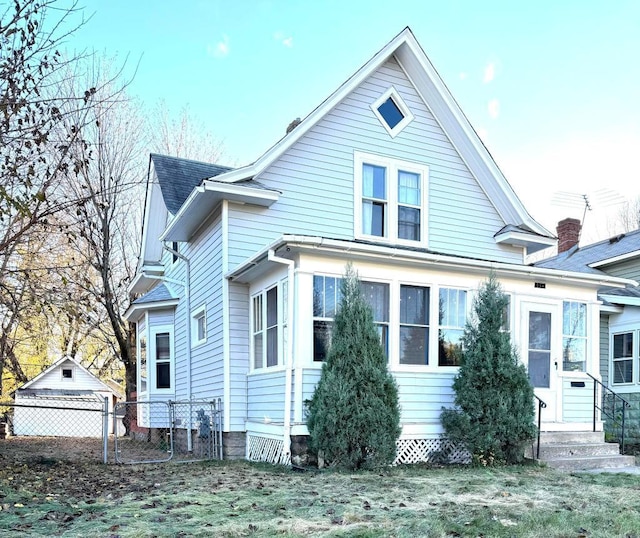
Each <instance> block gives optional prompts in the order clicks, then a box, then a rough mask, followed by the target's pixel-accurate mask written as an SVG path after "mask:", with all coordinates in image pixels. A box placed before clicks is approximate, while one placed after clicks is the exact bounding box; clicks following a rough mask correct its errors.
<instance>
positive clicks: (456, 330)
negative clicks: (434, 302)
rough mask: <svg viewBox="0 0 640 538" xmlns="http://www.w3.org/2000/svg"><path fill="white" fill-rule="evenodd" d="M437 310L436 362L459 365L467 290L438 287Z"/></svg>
mask: <svg viewBox="0 0 640 538" xmlns="http://www.w3.org/2000/svg"><path fill="white" fill-rule="evenodd" d="M439 310H440V312H439V314H440V316H439V317H440V329H439V332H438V364H439V365H440V366H460V359H461V358H462V335H463V334H464V326H465V324H466V322H467V292H466V291H465V290H459V289H453V288H440V297H439Z"/></svg>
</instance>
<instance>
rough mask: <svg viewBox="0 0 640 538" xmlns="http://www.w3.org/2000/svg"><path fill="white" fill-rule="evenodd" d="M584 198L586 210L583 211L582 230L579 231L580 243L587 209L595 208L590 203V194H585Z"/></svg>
mask: <svg viewBox="0 0 640 538" xmlns="http://www.w3.org/2000/svg"><path fill="white" fill-rule="evenodd" d="M582 199H583V200H584V211H583V212H582V225H581V226H580V231H579V232H578V244H580V237H581V236H582V230H583V229H584V221H585V219H586V218H587V210H589V211H593V208H592V207H591V204H590V203H589V196H588V195H587V194H583V195H582Z"/></svg>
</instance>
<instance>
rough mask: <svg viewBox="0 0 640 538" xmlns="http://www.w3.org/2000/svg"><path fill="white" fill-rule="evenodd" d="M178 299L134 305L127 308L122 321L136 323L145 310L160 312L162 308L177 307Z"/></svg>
mask: <svg viewBox="0 0 640 538" xmlns="http://www.w3.org/2000/svg"><path fill="white" fill-rule="evenodd" d="M179 302H180V299H166V300H164V301H155V302H149V303H134V304H131V305H130V306H129V308H127V311H126V312H125V313H124V316H123V317H124V319H126V320H127V321H136V320H137V319H138V318H139V317H140V314H141V313H142V312H146V311H147V310H160V309H163V308H174V307H176V306H178V303H179Z"/></svg>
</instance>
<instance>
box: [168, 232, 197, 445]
mask: <svg viewBox="0 0 640 538" xmlns="http://www.w3.org/2000/svg"><path fill="white" fill-rule="evenodd" d="M162 246H163V248H164V249H165V250H166V251H167V252H170V253H171V254H173V255H174V256H176V257H177V258H180V259H181V260H182V261H183V262H184V264H185V270H186V277H185V281H184V282H177V281H174V282H176V283H178V284H181V285H182V286H184V295H185V309H186V313H185V318H186V319H185V322H186V324H185V325H186V328H185V330H186V332H187V334H186V339H187V350H186V353H185V357H186V360H187V400H188V401H189V418H188V419H187V428H188V429H187V432H188V433H187V450H188V451H189V452H193V441H192V439H191V427H192V422H191V420H192V417H191V263H190V262H189V258H187V257H186V256H185V255H183V254H180V253H179V252H178V251H177V250H174V249H172V248H171V247H170V246H168V245H167V244H166V243H164V244H163V245H162ZM164 278H165V279H166V280H167V281H168V282H171V280H173V279H171V280H169V279H167V278H166V277H164Z"/></svg>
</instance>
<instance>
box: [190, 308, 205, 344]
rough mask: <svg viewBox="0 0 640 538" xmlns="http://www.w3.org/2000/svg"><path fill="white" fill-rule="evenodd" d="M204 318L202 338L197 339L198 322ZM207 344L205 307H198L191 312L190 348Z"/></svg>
mask: <svg viewBox="0 0 640 538" xmlns="http://www.w3.org/2000/svg"><path fill="white" fill-rule="evenodd" d="M200 318H204V338H202V339H200V338H198V321H199V319H200ZM206 342H207V305H206V304H203V305H200V306H199V307H198V308H196V309H195V310H192V311H191V347H192V348H193V347H197V346H200V345H202V344H204V343H206Z"/></svg>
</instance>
